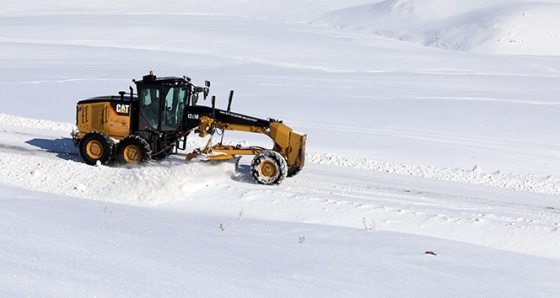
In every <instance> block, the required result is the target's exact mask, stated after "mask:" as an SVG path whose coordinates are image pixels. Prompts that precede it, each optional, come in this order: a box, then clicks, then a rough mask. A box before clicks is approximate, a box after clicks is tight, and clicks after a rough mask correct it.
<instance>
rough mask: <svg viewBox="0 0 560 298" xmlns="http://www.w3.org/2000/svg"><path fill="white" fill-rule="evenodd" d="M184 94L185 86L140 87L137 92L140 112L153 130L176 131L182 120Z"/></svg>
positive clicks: (185, 93)
mask: <svg viewBox="0 0 560 298" xmlns="http://www.w3.org/2000/svg"><path fill="white" fill-rule="evenodd" d="M186 95H187V89H186V87H185V86H183V87H180V86H173V87H168V86H150V87H145V88H141V90H139V92H138V96H139V101H140V113H141V115H142V116H143V117H144V118H145V119H146V120H147V122H148V123H149V125H150V127H151V128H152V129H153V130H161V131H176V130H177V129H179V126H180V125H181V122H182V120H183V114H184V111H185V97H186ZM160 115H161V116H160ZM160 120H161V123H160Z"/></svg>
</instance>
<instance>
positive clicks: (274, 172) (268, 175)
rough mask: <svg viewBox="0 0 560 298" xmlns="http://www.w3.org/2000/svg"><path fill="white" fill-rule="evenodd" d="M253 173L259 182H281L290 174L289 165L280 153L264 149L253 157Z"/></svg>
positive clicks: (271, 183)
mask: <svg viewBox="0 0 560 298" xmlns="http://www.w3.org/2000/svg"><path fill="white" fill-rule="evenodd" d="M251 175H252V176H253V179H255V182H257V183H259V184H265V185H273V184H279V183H280V182H282V180H284V179H285V178H286V176H287V175H288V166H287V164H286V160H285V159H284V157H283V156H282V155H280V153H278V152H276V151H272V150H264V151H261V152H260V153H259V154H257V155H255V157H254V158H253V161H252V162H251Z"/></svg>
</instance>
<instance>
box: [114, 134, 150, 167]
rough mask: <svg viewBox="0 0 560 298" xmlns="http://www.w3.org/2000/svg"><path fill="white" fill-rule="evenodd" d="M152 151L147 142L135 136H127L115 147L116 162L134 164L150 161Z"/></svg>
mask: <svg viewBox="0 0 560 298" xmlns="http://www.w3.org/2000/svg"><path fill="white" fill-rule="evenodd" d="M151 157H152V149H151V148H150V144H148V142H147V141H146V140H145V139H144V138H142V137H140V136H136V135H131V136H128V137H126V138H124V139H122V141H120V142H119V145H118V146H117V160H118V161H119V163H121V164H136V163H143V162H146V161H148V160H150V159H151Z"/></svg>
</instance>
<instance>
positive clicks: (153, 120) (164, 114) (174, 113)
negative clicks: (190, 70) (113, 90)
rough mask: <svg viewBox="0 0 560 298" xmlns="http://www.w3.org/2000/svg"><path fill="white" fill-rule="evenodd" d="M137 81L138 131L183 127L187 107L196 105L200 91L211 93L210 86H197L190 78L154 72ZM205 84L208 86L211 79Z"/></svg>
mask: <svg viewBox="0 0 560 298" xmlns="http://www.w3.org/2000/svg"><path fill="white" fill-rule="evenodd" d="M135 83H136V87H137V91H138V107H139V113H138V114H139V115H138V117H139V119H138V122H137V123H138V130H143V131H153V132H176V131H179V130H181V129H182V124H183V117H184V114H185V108H186V107H187V106H190V105H194V104H196V101H197V99H198V93H197V92H204V94H205V96H206V95H207V93H208V88H204V87H195V86H194V85H193V84H192V83H191V82H190V79H189V78H178V77H168V78H157V77H156V76H155V75H153V73H152V72H150V74H149V75H147V76H144V77H143V78H142V80H141V81H135ZM206 85H207V86H209V85H210V84H209V82H208V83H207V84H206ZM201 88H202V89H201ZM199 89H200V90H199Z"/></svg>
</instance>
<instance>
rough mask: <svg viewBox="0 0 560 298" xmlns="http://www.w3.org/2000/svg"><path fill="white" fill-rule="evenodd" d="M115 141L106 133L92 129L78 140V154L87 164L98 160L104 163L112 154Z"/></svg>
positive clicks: (93, 163) (92, 163)
mask: <svg viewBox="0 0 560 298" xmlns="http://www.w3.org/2000/svg"><path fill="white" fill-rule="evenodd" d="M114 145H115V143H114V142H113V141H112V140H111V139H110V138H109V136H107V135H106V134H104V133H102V132H100V131H92V132H90V133H88V134H86V135H85V136H84V137H83V138H82V139H81V140H80V155H81V156H82V158H83V159H84V161H85V162H86V163H87V164H88V165H95V164H96V163H97V162H98V161H99V162H100V163H101V164H102V165H106V164H107V163H108V162H109V161H110V160H111V157H112V156H113V148H114Z"/></svg>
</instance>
